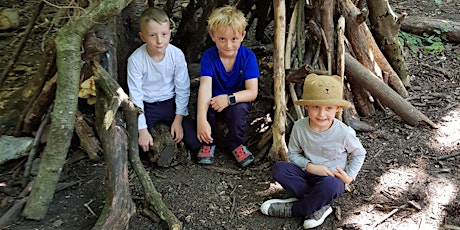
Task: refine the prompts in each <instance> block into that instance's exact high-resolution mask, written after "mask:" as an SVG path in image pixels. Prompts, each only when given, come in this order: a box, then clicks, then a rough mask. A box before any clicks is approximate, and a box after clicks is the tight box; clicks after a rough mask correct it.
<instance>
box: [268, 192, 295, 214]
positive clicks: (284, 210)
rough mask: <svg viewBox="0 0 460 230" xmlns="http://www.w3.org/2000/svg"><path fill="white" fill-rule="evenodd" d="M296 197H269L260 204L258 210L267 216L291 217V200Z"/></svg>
mask: <svg viewBox="0 0 460 230" xmlns="http://www.w3.org/2000/svg"><path fill="white" fill-rule="evenodd" d="M294 201H297V198H295V197H292V198H289V199H271V200H267V201H265V202H264V203H263V204H262V205H261V206H260V211H261V212H262V213H263V214H265V215H267V216H275V217H292V202H294Z"/></svg>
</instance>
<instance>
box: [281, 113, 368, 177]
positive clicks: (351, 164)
mask: <svg viewBox="0 0 460 230" xmlns="http://www.w3.org/2000/svg"><path fill="white" fill-rule="evenodd" d="M288 148H289V149H288V153H287V157H288V158H289V160H290V161H291V162H292V163H294V164H296V165H298V166H299V167H301V168H303V169H304V170H305V167H306V166H307V163H310V162H311V163H312V164H316V165H324V166H326V167H328V168H329V169H330V170H331V171H337V170H336V167H339V168H341V169H342V170H344V171H345V172H346V173H347V174H348V175H349V176H350V177H352V178H353V179H355V178H356V176H357V175H358V172H359V170H360V169H361V166H362V165H363V163H364V158H365V156H366V150H365V149H364V147H363V146H362V144H361V142H360V141H359V139H358V137H356V132H355V130H354V129H352V128H351V127H349V126H347V125H346V124H344V123H343V122H341V121H340V120H338V119H334V122H333V123H332V126H331V127H330V128H329V129H328V130H326V131H323V132H315V131H313V130H312V129H311V128H310V125H309V118H308V117H307V118H303V119H300V120H298V121H296V122H295V123H294V126H293V128H292V132H291V136H290V139H289V146H288Z"/></svg>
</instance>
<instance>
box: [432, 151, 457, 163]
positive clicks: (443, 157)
mask: <svg viewBox="0 0 460 230" xmlns="http://www.w3.org/2000/svg"><path fill="white" fill-rule="evenodd" d="M458 155H460V152H456V153H452V154H449V155H445V156H440V157H437V158H436V159H437V160H438V161H442V160H445V159H449V158H452V157H456V156H458Z"/></svg>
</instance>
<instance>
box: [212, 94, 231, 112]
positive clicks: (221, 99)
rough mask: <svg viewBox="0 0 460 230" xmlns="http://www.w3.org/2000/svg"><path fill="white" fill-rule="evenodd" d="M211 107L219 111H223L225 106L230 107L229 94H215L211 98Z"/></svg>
mask: <svg viewBox="0 0 460 230" xmlns="http://www.w3.org/2000/svg"><path fill="white" fill-rule="evenodd" d="M210 104H211V108H212V109H214V110H216V111H217V112H222V110H224V109H225V108H227V107H228V95H227V94H221V95H219V96H215V97H213V98H211V102H210Z"/></svg>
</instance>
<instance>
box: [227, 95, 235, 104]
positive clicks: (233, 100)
mask: <svg viewBox="0 0 460 230" xmlns="http://www.w3.org/2000/svg"><path fill="white" fill-rule="evenodd" d="M228 104H230V105H234V104H236V100H235V95H228Z"/></svg>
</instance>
